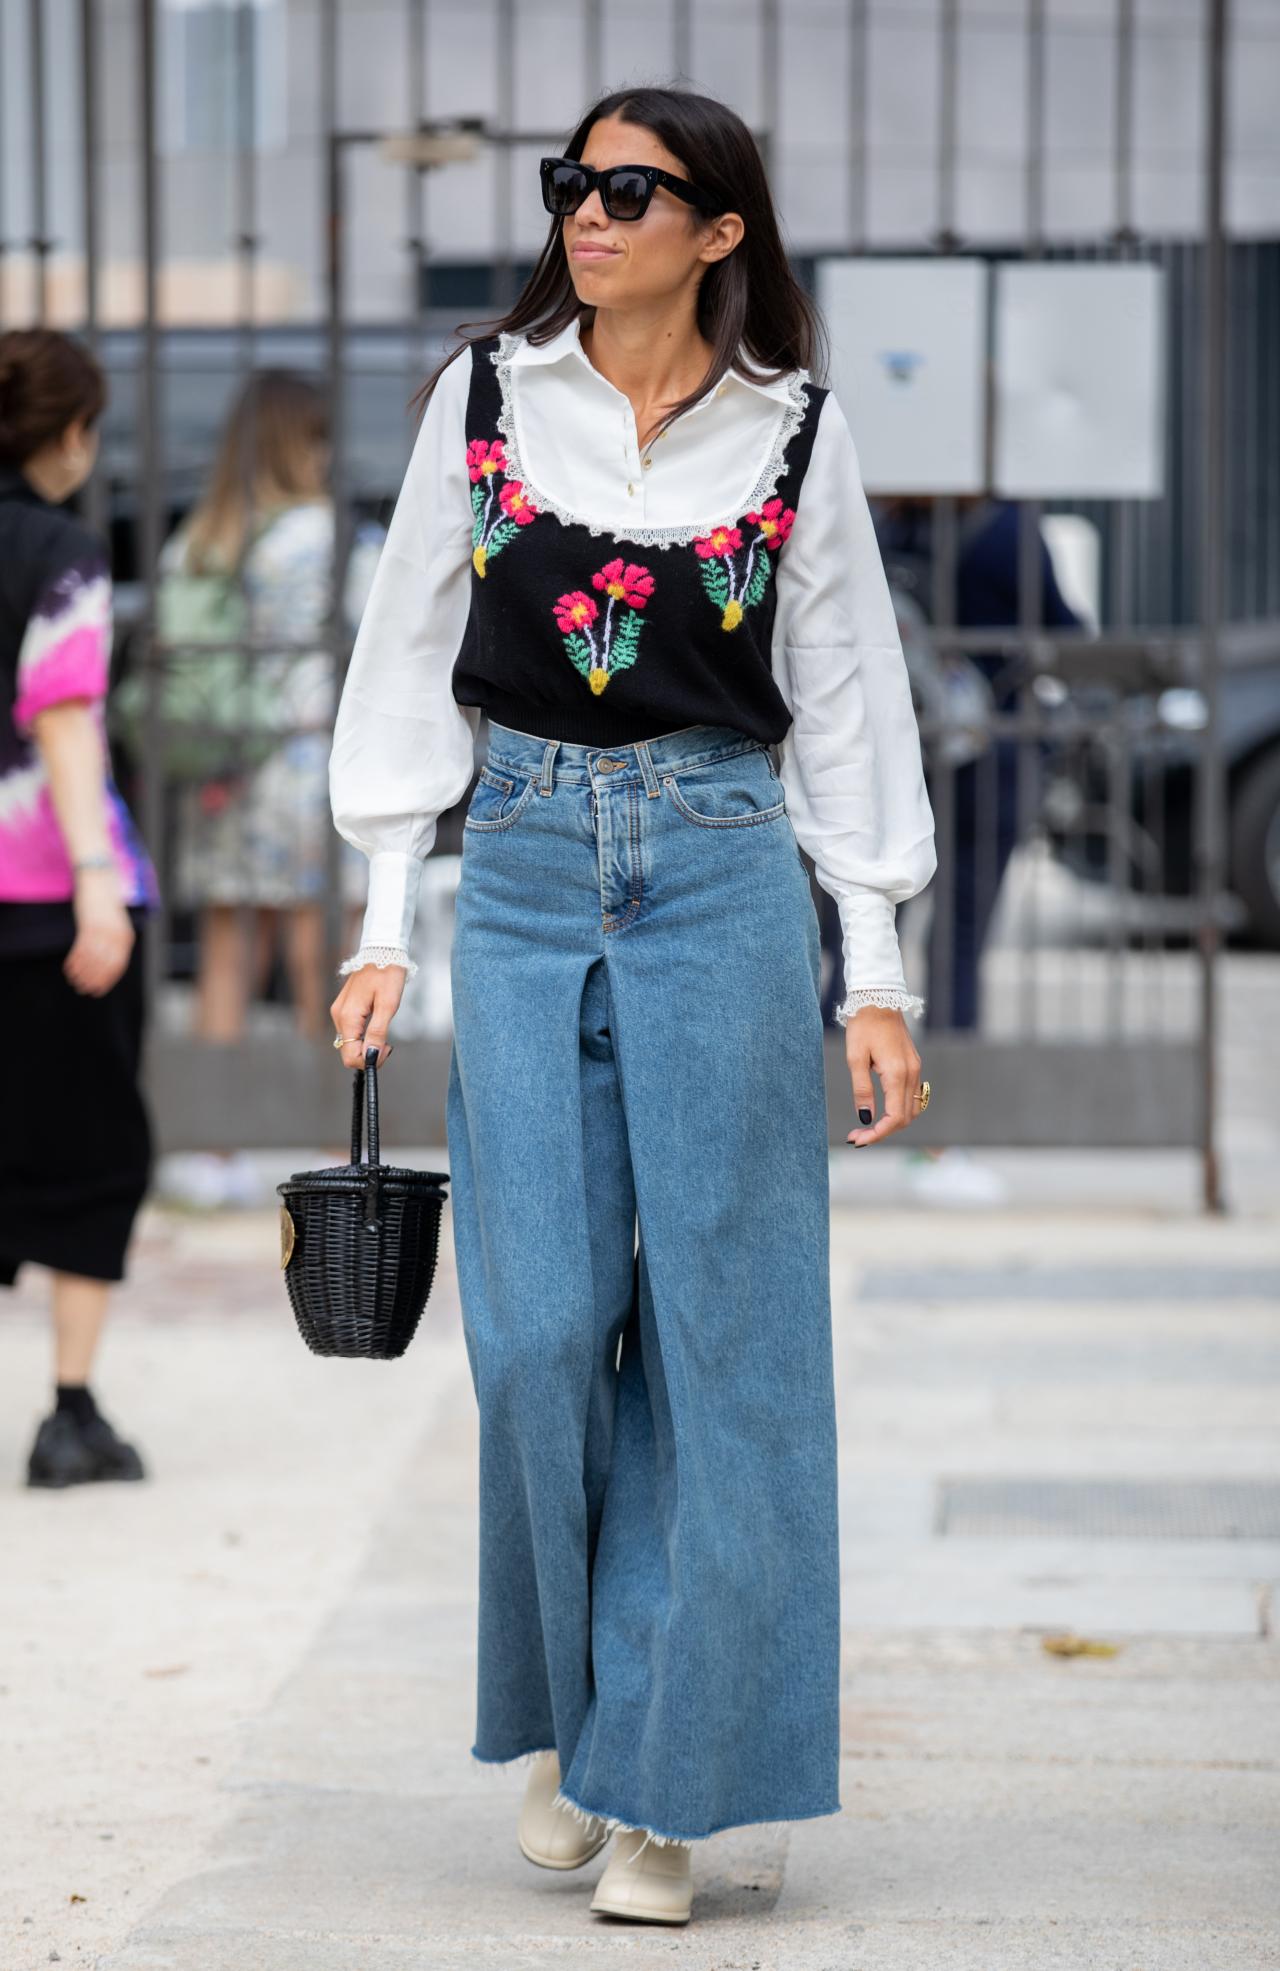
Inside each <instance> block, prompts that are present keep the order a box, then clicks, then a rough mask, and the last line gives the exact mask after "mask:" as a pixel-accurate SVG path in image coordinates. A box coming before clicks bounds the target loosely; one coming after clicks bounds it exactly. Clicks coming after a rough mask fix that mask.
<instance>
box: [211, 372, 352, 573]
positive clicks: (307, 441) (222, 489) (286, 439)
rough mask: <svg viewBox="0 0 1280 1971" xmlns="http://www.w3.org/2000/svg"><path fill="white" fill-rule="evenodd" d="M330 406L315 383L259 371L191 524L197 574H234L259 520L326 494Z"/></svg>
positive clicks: (222, 441)
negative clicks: (224, 570) (223, 571)
mask: <svg viewBox="0 0 1280 1971" xmlns="http://www.w3.org/2000/svg"><path fill="white" fill-rule="evenodd" d="M329 435H330V434H329V406H328V400H327V398H326V396H325V393H324V391H323V390H322V389H321V388H320V386H319V385H318V384H316V383H313V382H312V380H311V378H310V377H306V376H298V375H295V373H294V372H293V371H292V370H257V371H255V372H254V374H253V375H252V376H250V377H249V378H248V380H247V381H246V382H245V384H244V386H243V388H242V389H241V391H240V394H239V396H238V397H237V398H236V400H235V402H234V403H233V404H232V406H231V409H230V411H229V413H228V414H227V418H226V421H225V423H224V424H223V427H222V434H221V437H220V438H219V440H218V450H217V454H216V456H215V458H214V461H213V467H212V470H211V471H210V474H209V480H208V484H207V486H206V488H205V491H204V494H203V496H202V498H201V499H200V501H199V503H198V504H197V505H196V507H195V508H194V510H193V512H192V513H191V515H190V518H189V519H188V521H187V563H186V565H187V567H188V569H189V570H190V572H191V573H192V574H204V573H205V572H206V571H210V570H213V569H217V568H230V567H234V565H235V563H236V562H237V560H238V559H239V557H240V555H241V553H242V552H243V550H244V545H245V541H246V539H247V538H248V536H249V534H250V532H251V531H252V528H253V524H254V522H255V519H257V518H259V517H261V516H262V515H263V514H264V513H267V512H270V511H271V510H273V509H274V508H277V507H287V506H297V505H300V504H303V503H305V502H306V501H308V500H318V499H321V498H322V497H323V495H324V490H325V475H324V467H323V464H322V463H321V459H320V447H321V446H323V445H326V444H328V442H329Z"/></svg>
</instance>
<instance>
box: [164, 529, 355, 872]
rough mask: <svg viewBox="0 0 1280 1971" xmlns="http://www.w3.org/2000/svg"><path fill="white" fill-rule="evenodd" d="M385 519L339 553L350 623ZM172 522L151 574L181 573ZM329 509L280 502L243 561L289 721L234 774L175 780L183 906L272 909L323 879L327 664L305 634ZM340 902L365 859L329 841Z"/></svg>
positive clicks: (324, 551)
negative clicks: (265, 750) (274, 744)
mask: <svg viewBox="0 0 1280 1971" xmlns="http://www.w3.org/2000/svg"><path fill="white" fill-rule="evenodd" d="M384 538H385V536H384V531H383V529H382V528H380V527H378V526H376V525H374V524H372V523H362V524H361V525H360V526H359V527H358V528H357V530H356V535H355V539H354V541H353V544H352V549H351V554H350V556H349V559H348V564H347V582H346V591H345V595H344V605H345V609H346V614H347V618H348V621H349V623H350V625H351V627H352V628H353V629H354V628H355V626H356V625H357V624H358V622H359V619H360V615H361V612H362V610H363V608H364V603H365V599H366V597H367V596H368V593H369V588H370V585H371V584H372V581H373V574H374V569H375V568H376V566H377V561H378V556H379V553H380V552H381V548H382V542H383V539H384ZM185 547H186V542H185V534H184V531H183V530H182V529H179V531H178V532H177V533H176V534H174V535H173V536H171V538H170V539H169V541H167V542H166V544H165V547H164V550H163V552H162V554H161V558H160V576H161V578H162V579H163V578H166V577H168V578H172V579H177V580H181V578H182V568H183V557H184V554H185ZM332 554H333V509H332V506H331V504H330V502H329V501H328V500H316V501H308V502H305V503H300V504H299V505H297V506H293V507H290V508H288V509H287V510H286V511H285V512H284V513H282V514H281V515H280V516H279V517H278V518H277V519H276V520H275V521H274V522H273V523H272V524H271V526H270V527H268V528H267V530H266V531H265V532H264V533H263V534H262V535H261V536H260V537H259V539H258V540H257V541H256V542H255V543H254V545H253V547H252V548H251V549H250V551H249V554H248V556H247V558H246V564H245V586H246V592H247V596H248V602H249V616H250V627H251V632H252V634H253V635H254V636H255V637H263V638H268V639H269V638H274V637H279V639H280V650H279V652H278V653H276V652H274V651H273V652H271V653H269V654H268V655H267V656H265V657H263V658H261V659H260V661H261V662H262V663H264V664H265V665H267V666H268V669H269V672H270V673H271V674H273V676H274V678H275V680H276V681H277V683H278V688H279V692H280V696H281V708H282V723H284V724H285V725H287V726H289V727H291V728H293V730H292V731H291V732H290V733H289V734H288V736H286V737H285V738H283V739H282V740H281V742H280V745H279V747H278V749H277V750H276V751H275V752H274V753H272V754H271V755H270V757H269V758H268V759H267V760H265V761H264V762H263V764H262V765H261V766H259V767H257V768H255V769H254V770H253V771H251V772H250V773H247V774H245V775H243V776H241V777H239V778H237V779H235V780H230V781H208V782H204V783H202V784H198V785H197V784H194V783H189V784H187V785H184V786H183V787H181V788H180V789H179V791H178V798H177V802H176V841H175V852H174V871H173V880H172V896H173V900H174V902H175V903H176V904H177V905H179V906H180V907H181V908H184V909H199V908H200V907H201V906H203V905H207V904H253V905H258V906H262V907H270V908H274V909H282V910H283V909H288V908H289V907H290V906H291V905H296V904H304V903H311V904H314V903H320V902H322V901H323V899H324V895H325V892H326V889H327V887H328V864H327V857H328V841H329V836H330V832H331V830H332V828H333V815H332V810H331V808H330V804H329V782H328V773H329V751H330V747H331V744H332V734H333V719H334V711H335V708H336V702H337V700H336V693H335V691H334V685H333V676H332V665H331V660H330V657H329V655H328V653H327V652H326V651H325V650H324V648H323V647H322V646H321V647H316V646H315V645H309V644H308V642H307V639H308V637H309V636H311V635H312V634H318V633H320V632H321V630H322V628H323V625H324V622H325V618H326V615H327V613H328V607H329V590H330V580H331V562H332ZM340 851H341V853H340V856H339V863H338V866H339V869H340V871H341V881H342V895H343V900H344V902H346V903H348V904H351V905H358V904H361V903H363V902H364V900H365V897H366V895H367V891H368V869H369V865H368V861H367V859H366V857H364V856H363V855H361V854H360V852H359V850H357V849H353V848H352V847H351V845H350V844H349V843H347V842H342V843H341V844H340Z"/></svg>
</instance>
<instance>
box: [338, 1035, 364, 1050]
mask: <svg viewBox="0 0 1280 1971" xmlns="http://www.w3.org/2000/svg"><path fill="white" fill-rule="evenodd" d="M360 1038H361V1037H360V1035H359V1034H358V1033H348V1034H343V1033H335V1034H334V1036H333V1044H334V1046H335V1047H358V1046H359V1045H360Z"/></svg>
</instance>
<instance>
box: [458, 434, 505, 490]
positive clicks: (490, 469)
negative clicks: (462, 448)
mask: <svg viewBox="0 0 1280 1971" xmlns="http://www.w3.org/2000/svg"><path fill="white" fill-rule="evenodd" d="M506 469H507V453H506V447H505V446H504V445H503V442H502V440H501V438H495V439H494V440H493V442H492V444H490V442H489V440H488V439H487V438H473V439H472V440H471V443H470V444H469V445H468V446H467V471H468V472H469V473H470V474H471V479H472V483H473V484H474V482H475V481H476V480H478V479H483V478H486V477H487V476H488V475H489V474H491V473H494V472H505V471H506Z"/></svg>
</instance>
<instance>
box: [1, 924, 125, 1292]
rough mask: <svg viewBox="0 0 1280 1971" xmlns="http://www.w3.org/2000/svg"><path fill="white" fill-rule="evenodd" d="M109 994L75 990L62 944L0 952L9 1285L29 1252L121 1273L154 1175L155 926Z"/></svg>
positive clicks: (31, 1256)
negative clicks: (145, 957)
mask: <svg viewBox="0 0 1280 1971" xmlns="http://www.w3.org/2000/svg"><path fill="white" fill-rule="evenodd" d="M130 914H131V915H133V917H134V924H135V927H136V928H137V930H138V936H137V937H136V938H135V939H134V944H133V950H132V951H131V952H130V954H129V963H128V965H127V967H126V968H125V970H124V972H123V973H122V974H121V976H120V977H119V978H118V979H117V980H116V983H115V984H114V985H113V986H112V988H111V990H110V991H109V992H105V993H102V994H101V995H98V996H95V995H94V994H92V993H82V992H77V991H76V989H75V987H74V986H72V985H71V984H70V983H69V982H68V980H67V979H66V977H65V975H64V973H63V970H62V966H63V961H64V959H65V957H66V953H67V950H68V949H69V948H70V947H69V945H67V946H65V947H64V948H63V949H62V950H60V951H54V952H31V953H24V952H14V951H8V952H4V953H2V954H0V1032H3V1034H4V1036H5V1049H4V1053H5V1059H4V1065H3V1068H0V1075H2V1076H3V1086H4V1117H5V1126H4V1128H3V1130H0V1286H12V1285H13V1282H14V1279H15V1277H16V1275H17V1271H18V1268H19V1266H20V1265H21V1264H22V1262H23V1261H24V1260H31V1261H34V1262H35V1263H37V1264H38V1265H41V1266H49V1267H53V1268H55V1269H56V1270H57V1271H59V1272H63V1273H78V1274H82V1275H83V1276H84V1277H86V1278H87V1279H91V1280H122V1279H123V1278H124V1272H125V1252H126V1249H127V1247H128V1244H129V1237H130V1234H131V1232H132V1230H133V1221H134V1218H135V1217H136V1215H137V1211H138V1207H139V1205H140V1204H141V1203H142V1200H143V1197H144V1196H145V1194H146V1190H147V1186H148V1183H149V1181H150V1177H151V1165H152V1154H153V1151H152V1131H151V1123H150V1118H149V1115H148V1111H147V1106H146V1102H145V1100H144V1097H143V1094H142V1090H141V1088H140V1087H139V1085H138V1075H139V1069H140V1066H141V1060H142V1031H143V971H142V946H143V937H144V935H145V933H144V931H143V929H142V923H141V921H140V920H141V918H142V913H141V912H139V913H137V914H136V915H135V914H134V913H132V912H131V913H130Z"/></svg>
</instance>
